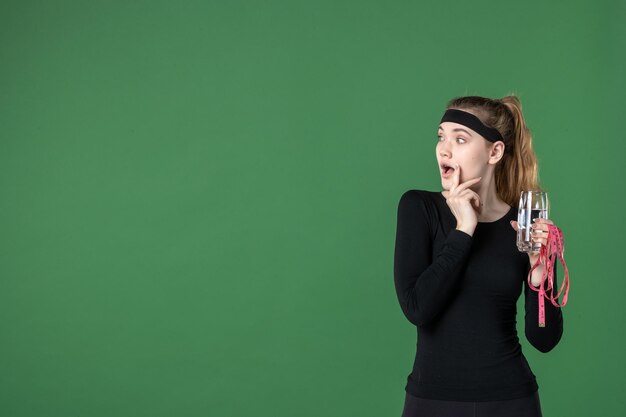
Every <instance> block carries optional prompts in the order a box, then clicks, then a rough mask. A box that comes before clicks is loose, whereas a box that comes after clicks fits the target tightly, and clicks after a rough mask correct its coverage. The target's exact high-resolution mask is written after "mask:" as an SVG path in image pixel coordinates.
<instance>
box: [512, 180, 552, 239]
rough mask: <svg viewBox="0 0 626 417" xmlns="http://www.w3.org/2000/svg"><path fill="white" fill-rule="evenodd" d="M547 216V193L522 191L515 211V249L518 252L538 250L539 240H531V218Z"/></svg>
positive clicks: (545, 217)
mask: <svg viewBox="0 0 626 417" xmlns="http://www.w3.org/2000/svg"><path fill="white" fill-rule="evenodd" d="M536 218H540V219H547V218H548V193H547V192H545V191H522V194H521V195H520V199H519V209H518V212H517V249H518V250H519V251H520V252H539V250H540V249H541V243H540V242H533V241H532V230H531V226H532V225H533V219H536Z"/></svg>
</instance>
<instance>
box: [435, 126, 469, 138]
mask: <svg viewBox="0 0 626 417" xmlns="http://www.w3.org/2000/svg"><path fill="white" fill-rule="evenodd" d="M439 129H441V130H443V128H442V127H441V126H439ZM452 131H453V132H465V133H467V134H468V135H469V136H472V134H471V133H470V132H468V131H467V130H465V129H461V128H459V127H457V128H456V129H452ZM472 137H473V136H472Z"/></svg>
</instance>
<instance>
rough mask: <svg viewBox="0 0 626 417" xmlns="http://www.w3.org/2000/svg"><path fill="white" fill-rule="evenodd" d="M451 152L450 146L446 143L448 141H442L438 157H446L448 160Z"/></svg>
mask: <svg viewBox="0 0 626 417" xmlns="http://www.w3.org/2000/svg"><path fill="white" fill-rule="evenodd" d="M450 155H451V152H450V144H449V143H448V141H446V140H444V141H443V142H440V143H439V156H441V157H444V156H447V157H448V158H450Z"/></svg>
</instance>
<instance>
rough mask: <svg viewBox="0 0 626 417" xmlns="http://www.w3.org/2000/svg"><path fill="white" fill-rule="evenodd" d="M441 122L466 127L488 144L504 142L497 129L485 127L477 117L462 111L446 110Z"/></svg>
mask: <svg viewBox="0 0 626 417" xmlns="http://www.w3.org/2000/svg"><path fill="white" fill-rule="evenodd" d="M443 122H454V123H458V124H461V125H463V126H467V127H469V128H470V129H472V130H474V131H475V132H476V133H478V134H479V135H481V136H482V137H484V138H485V139H487V140H488V141H489V142H497V141H499V140H501V141H502V142H504V139H503V138H502V135H501V134H500V132H498V130H497V129H494V128H492V127H487V126H485V125H484V124H483V122H481V121H480V119H479V118H478V117H476V116H474V115H473V114H472V113H468V112H466V111H463V110H458V109H448V110H446V112H445V113H444V114H443V117H442V118H441V121H440V122H439V123H443Z"/></svg>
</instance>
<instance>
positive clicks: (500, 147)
mask: <svg viewBox="0 0 626 417" xmlns="http://www.w3.org/2000/svg"><path fill="white" fill-rule="evenodd" d="M503 156H504V142H502V141H501V140H499V141H497V142H495V143H494V144H493V145H491V149H490V151H489V163H490V164H494V165H495V164H496V163H498V161H500V159H502V157H503Z"/></svg>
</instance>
